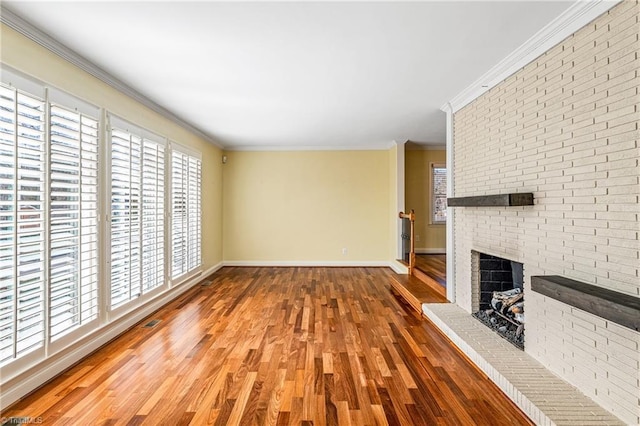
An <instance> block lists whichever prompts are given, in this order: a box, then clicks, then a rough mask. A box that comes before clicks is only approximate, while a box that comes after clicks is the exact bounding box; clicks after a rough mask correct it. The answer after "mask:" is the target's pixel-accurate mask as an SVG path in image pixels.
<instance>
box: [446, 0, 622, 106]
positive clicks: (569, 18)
mask: <svg viewBox="0 0 640 426" xmlns="http://www.w3.org/2000/svg"><path fill="white" fill-rule="evenodd" d="M620 1H622V0H592V1H576V2H575V3H573V4H572V5H571V6H570V7H569V8H568V9H567V10H565V11H564V12H562V14H560V16H558V17H557V18H555V19H554V20H553V21H551V22H550V23H548V24H547V25H546V26H545V27H543V28H542V29H541V30H540V31H538V32H537V33H535V34H534V35H533V36H532V37H531V38H530V39H528V40H527V41H525V42H524V43H523V44H522V45H521V46H520V47H518V48H517V49H516V50H514V51H513V52H512V53H510V54H509V55H508V56H507V57H506V58H504V59H503V60H502V61H500V62H498V63H497V64H496V65H495V66H494V67H493V68H491V69H490V70H489V71H487V72H486V73H485V74H484V75H482V76H481V77H480V78H478V79H477V80H476V81H474V82H473V83H471V85H470V86H468V87H467V88H466V89H464V90H463V91H462V92H460V93H459V94H458V95H456V96H455V97H454V98H453V99H452V100H451V101H450V102H448V103H447V104H445V105H443V106H442V107H441V108H440V109H441V110H442V111H445V112H446V111H447V109H448V108H451V109H452V111H453V112H456V111H458V110H459V109H461V108H462V107H464V106H466V105H467V104H469V103H471V102H472V101H473V100H474V99H476V98H478V97H479V96H480V95H482V94H483V93H485V92H487V91H489V90H491V89H492V88H493V87H494V86H496V85H497V84H498V83H500V82H501V81H503V80H504V79H506V78H507V77H509V76H510V75H511V74H513V73H515V72H516V71H518V70H519V69H521V68H522V67H524V66H525V65H527V64H529V63H530V62H531V61H533V60H534V59H536V58H537V57H538V56H540V55H542V54H543V53H545V52H546V51H547V50H549V49H551V48H552V47H553V46H555V45H556V44H558V43H560V42H561V41H562V40H564V39H565V38H567V37H568V36H570V35H571V34H573V33H574V32H576V31H578V30H579V29H580V28H582V27H584V26H585V25H587V24H588V23H589V22H591V21H593V20H594V19H596V18H597V17H598V16H600V15H602V14H603V13H605V12H606V11H607V10H609V9H611V8H612V7H614V6H615V5H616V4H618V3H619V2H620Z"/></svg>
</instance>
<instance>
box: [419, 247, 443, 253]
mask: <svg viewBox="0 0 640 426" xmlns="http://www.w3.org/2000/svg"><path fill="white" fill-rule="evenodd" d="M415 250H416V254H445V253H446V252H447V249H446V248H417V249H415Z"/></svg>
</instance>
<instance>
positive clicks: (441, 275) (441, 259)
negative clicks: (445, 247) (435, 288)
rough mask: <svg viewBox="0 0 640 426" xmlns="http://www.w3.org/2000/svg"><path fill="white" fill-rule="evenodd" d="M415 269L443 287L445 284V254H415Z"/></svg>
mask: <svg viewBox="0 0 640 426" xmlns="http://www.w3.org/2000/svg"><path fill="white" fill-rule="evenodd" d="M416 269H419V270H421V271H422V272H424V273H425V274H426V275H428V276H429V277H431V278H433V279H434V280H435V281H437V282H438V283H439V284H440V285H442V286H443V287H446V286H447V255H446V254H417V255H416Z"/></svg>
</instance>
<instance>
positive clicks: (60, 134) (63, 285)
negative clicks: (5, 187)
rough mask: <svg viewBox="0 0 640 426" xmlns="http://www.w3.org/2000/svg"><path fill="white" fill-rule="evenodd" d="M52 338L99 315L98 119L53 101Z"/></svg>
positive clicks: (51, 112) (51, 156)
mask: <svg viewBox="0 0 640 426" xmlns="http://www.w3.org/2000/svg"><path fill="white" fill-rule="evenodd" d="M50 135H51V136H50V138H51V142H50V143H51V148H50V149H51V151H50V152H51V153H50V163H51V166H50V167H51V204H50V206H51V207H50V208H51V217H50V224H51V237H50V238H51V239H50V241H51V261H50V274H51V275H50V296H49V297H50V303H49V309H50V329H51V330H50V336H51V339H56V338H57V337H59V336H61V335H63V334H65V333H67V332H69V331H71V330H73V329H75V328H77V327H79V326H80V325H84V324H86V323H88V322H90V321H92V320H94V319H96V318H97V316H98V243H97V240H98V205H97V203H98V121H97V119H95V118H93V117H87V116H85V115H83V114H81V113H79V112H76V111H72V110H69V109H67V108H63V107H60V106H57V105H51V107H50Z"/></svg>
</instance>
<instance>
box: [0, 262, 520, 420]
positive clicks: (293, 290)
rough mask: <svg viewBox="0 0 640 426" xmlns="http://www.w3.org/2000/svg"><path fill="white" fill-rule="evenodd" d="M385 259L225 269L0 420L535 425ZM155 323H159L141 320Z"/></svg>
mask: <svg viewBox="0 0 640 426" xmlns="http://www.w3.org/2000/svg"><path fill="white" fill-rule="evenodd" d="M390 273H391V272H390V270H388V269H386V268H224V269H223V270H221V271H219V272H218V273H216V274H215V275H214V276H213V283H212V285H211V286H208V287H205V286H197V287H194V288H193V289H191V290H189V291H188V292H186V293H185V294H184V295H182V296H181V297H179V298H178V299H176V300H175V301H173V302H171V303H170V304H168V305H167V306H165V307H164V308H162V309H161V310H160V311H158V312H156V314H154V315H153V316H152V317H150V318H148V319H146V320H145V321H143V322H142V323H141V324H139V325H138V326H136V327H134V328H132V329H131V330H129V331H128V332H126V333H124V334H123V335H122V336H120V337H119V338H118V339H116V340H114V341H112V342H111V343H109V344H108V345H106V346H104V347H103V348H101V349H100V350H99V351H97V352H95V353H93V354H92V355H90V356H89V357H87V358H86V359H85V360H83V361H81V362H80V363H78V364H76V365H75V366H74V367H72V368H71V369H69V370H67V371H66V372H65V373H63V374H62V375H60V376H58V377H57V378H56V379H54V380H52V381H50V382H49V383H47V384H46V385H44V386H43V387H42V388H40V389H39V390H38V391H36V392H34V393H33V394H31V395H30V396H28V397H26V398H24V399H23V400H22V401H19V402H18V403H16V404H15V405H14V406H13V407H11V408H10V409H9V410H8V411H6V412H5V413H2V417H6V418H9V417H18V416H29V417H41V419H42V422H43V423H44V424H47V425H50V424H65V425H66V424H74V425H75V424H77V425H161V424H166V425H186V424H192V425H206V424H211V425H225V424H228V425H235V424H247V425H253V424H258V425H262V424H268V425H338V424H339V425H374V424H390V425H471V424H479V425H489V424H490V425H503V424H504V425H519V424H531V423H530V422H529V420H528V419H527V418H526V417H525V416H524V415H523V414H522V413H521V412H520V411H519V410H518V409H517V408H516V407H515V406H514V405H513V404H512V403H511V402H510V401H509V400H508V399H507V398H506V397H505V396H504V395H503V394H502V393H501V392H500V391H499V390H498V389H497V387H496V386H495V385H494V384H493V383H491V382H490V381H489V380H488V379H487V378H486V377H485V376H483V375H482V374H481V373H480V372H479V370H477V369H476V368H475V367H473V366H472V365H471V364H470V363H469V362H468V361H467V360H466V359H465V358H464V357H463V356H462V355H461V354H460V353H459V352H458V351H457V350H456V349H455V348H454V347H453V346H452V345H451V343H450V342H449V341H448V340H446V338H445V337H443V335H441V334H440V333H439V332H438V331H437V330H436V329H435V327H434V326H433V325H431V324H430V323H429V322H427V321H425V320H423V319H421V318H420V317H418V316H417V315H415V314H414V313H412V312H411V311H409V310H407V309H406V308H405V307H403V305H402V304H401V303H400V302H399V301H398V300H397V299H396V298H395V297H394V296H393V295H392V294H391V292H390V291H389V275H390ZM151 319H160V320H161V322H160V323H159V324H158V325H157V326H156V327H154V328H143V327H142V325H143V324H145V323H146V322H148V321H149V320H151Z"/></svg>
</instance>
